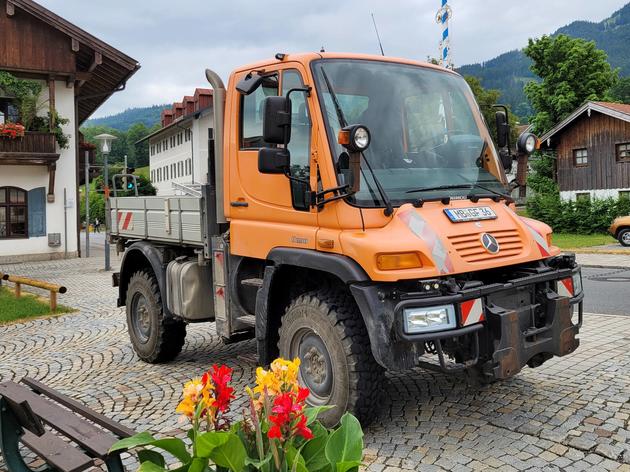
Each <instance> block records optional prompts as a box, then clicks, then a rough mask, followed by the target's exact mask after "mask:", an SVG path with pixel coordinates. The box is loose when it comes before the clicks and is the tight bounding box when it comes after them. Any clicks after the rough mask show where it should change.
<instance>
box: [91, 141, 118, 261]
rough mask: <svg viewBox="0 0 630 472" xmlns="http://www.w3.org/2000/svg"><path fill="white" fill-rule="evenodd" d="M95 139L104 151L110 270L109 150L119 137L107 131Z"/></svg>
mask: <svg viewBox="0 0 630 472" xmlns="http://www.w3.org/2000/svg"><path fill="white" fill-rule="evenodd" d="M94 139H96V140H97V141H98V142H100V143H101V152H102V153H103V161H104V162H103V167H104V172H103V174H104V175H103V179H104V180H105V189H104V190H105V211H106V214H105V270H110V269H111V266H110V262H109V235H108V230H109V227H110V224H109V219H110V214H109V213H110V212H109V162H108V159H109V152H110V151H111V149H112V141H114V139H118V138H116V136H112V135H111V134H107V133H103V134H99V135H98V136H94Z"/></svg>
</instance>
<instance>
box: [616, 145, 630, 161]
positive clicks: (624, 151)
mask: <svg viewBox="0 0 630 472" xmlns="http://www.w3.org/2000/svg"><path fill="white" fill-rule="evenodd" d="M616 148H617V160H618V161H630V143H621V144H617V146H616Z"/></svg>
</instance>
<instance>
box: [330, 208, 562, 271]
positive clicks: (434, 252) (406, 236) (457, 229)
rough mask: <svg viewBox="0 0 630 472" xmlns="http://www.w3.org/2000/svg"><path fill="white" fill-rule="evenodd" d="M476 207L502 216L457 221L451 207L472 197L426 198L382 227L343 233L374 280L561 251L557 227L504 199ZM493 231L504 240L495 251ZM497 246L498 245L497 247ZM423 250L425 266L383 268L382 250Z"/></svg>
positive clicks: (493, 264)
mask: <svg viewBox="0 0 630 472" xmlns="http://www.w3.org/2000/svg"><path fill="white" fill-rule="evenodd" d="M474 206H476V207H489V208H491V209H492V210H493V211H494V213H495V214H496V216H497V217H496V219H492V220H483V221H470V222H462V223H453V222H451V220H450V219H449V218H448V216H447V215H446V214H445V213H444V209H446V208H470V207H471V203H470V201H469V200H456V201H452V202H451V203H450V204H449V205H443V204H442V203H440V202H431V203H426V204H425V205H424V206H423V207H422V208H414V207H413V206H412V205H411V204H405V205H402V206H401V207H400V208H398V209H397V210H396V211H395V212H394V214H393V215H392V217H391V220H390V221H389V223H388V224H386V225H385V226H383V227H382V228H375V229H367V230H366V231H357V230H346V231H343V232H342V233H341V235H340V242H341V245H342V248H343V253H344V254H345V255H347V256H349V257H351V258H353V259H354V260H355V261H357V262H358V263H359V264H360V265H361V266H362V267H363V269H365V271H366V272H367V273H368V274H369V275H370V277H371V278H372V280H378V281H389V282H393V281H397V280H401V279H413V278H431V277H439V276H445V275H451V274H460V273H466V272H474V271H479V270H484V269H491V268H494V267H499V266H506V265H512V264H519V263H523V262H528V261H534V260H539V259H544V258H546V257H549V256H553V255H556V254H559V253H560V250H559V249H558V248H557V247H553V246H551V247H550V246H549V239H548V237H549V235H550V234H551V228H550V227H549V226H547V225H546V224H544V223H541V222H539V221H536V220H532V219H530V218H524V217H520V216H518V215H517V214H516V213H515V212H514V211H513V210H512V209H511V208H509V207H508V206H506V205H505V204H504V203H497V202H493V201H487V200H482V201H480V202H479V203H477V204H475V205H474ZM486 233H487V234H489V235H490V236H492V238H494V240H495V241H496V243H498V246H499V248H498V251H496V252H495V253H492V252H490V251H488V250H487V249H486V248H485V247H484V245H483V244H482V236H483V235H484V234H486ZM492 249H496V248H492ZM406 252H417V253H418V255H419V256H420V260H421V261H422V267H420V268H414V269H403V270H380V269H379V268H378V267H377V263H376V258H377V256H378V255H379V254H388V253H406Z"/></svg>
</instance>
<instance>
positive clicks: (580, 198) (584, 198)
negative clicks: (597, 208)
mask: <svg viewBox="0 0 630 472" xmlns="http://www.w3.org/2000/svg"><path fill="white" fill-rule="evenodd" d="M575 201H576V202H590V201H591V194H590V193H587V192H584V193H576V194H575Z"/></svg>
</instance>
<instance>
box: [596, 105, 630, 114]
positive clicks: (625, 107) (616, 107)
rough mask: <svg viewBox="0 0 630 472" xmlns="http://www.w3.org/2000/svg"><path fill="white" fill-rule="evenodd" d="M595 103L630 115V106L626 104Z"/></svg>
mask: <svg viewBox="0 0 630 472" xmlns="http://www.w3.org/2000/svg"><path fill="white" fill-rule="evenodd" d="M595 103H597V104H598V105H601V106H603V107H606V108H610V109H612V110H615V111H618V112H620V113H627V114H628V115H630V105H627V104H625V103H612V102H595Z"/></svg>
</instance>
